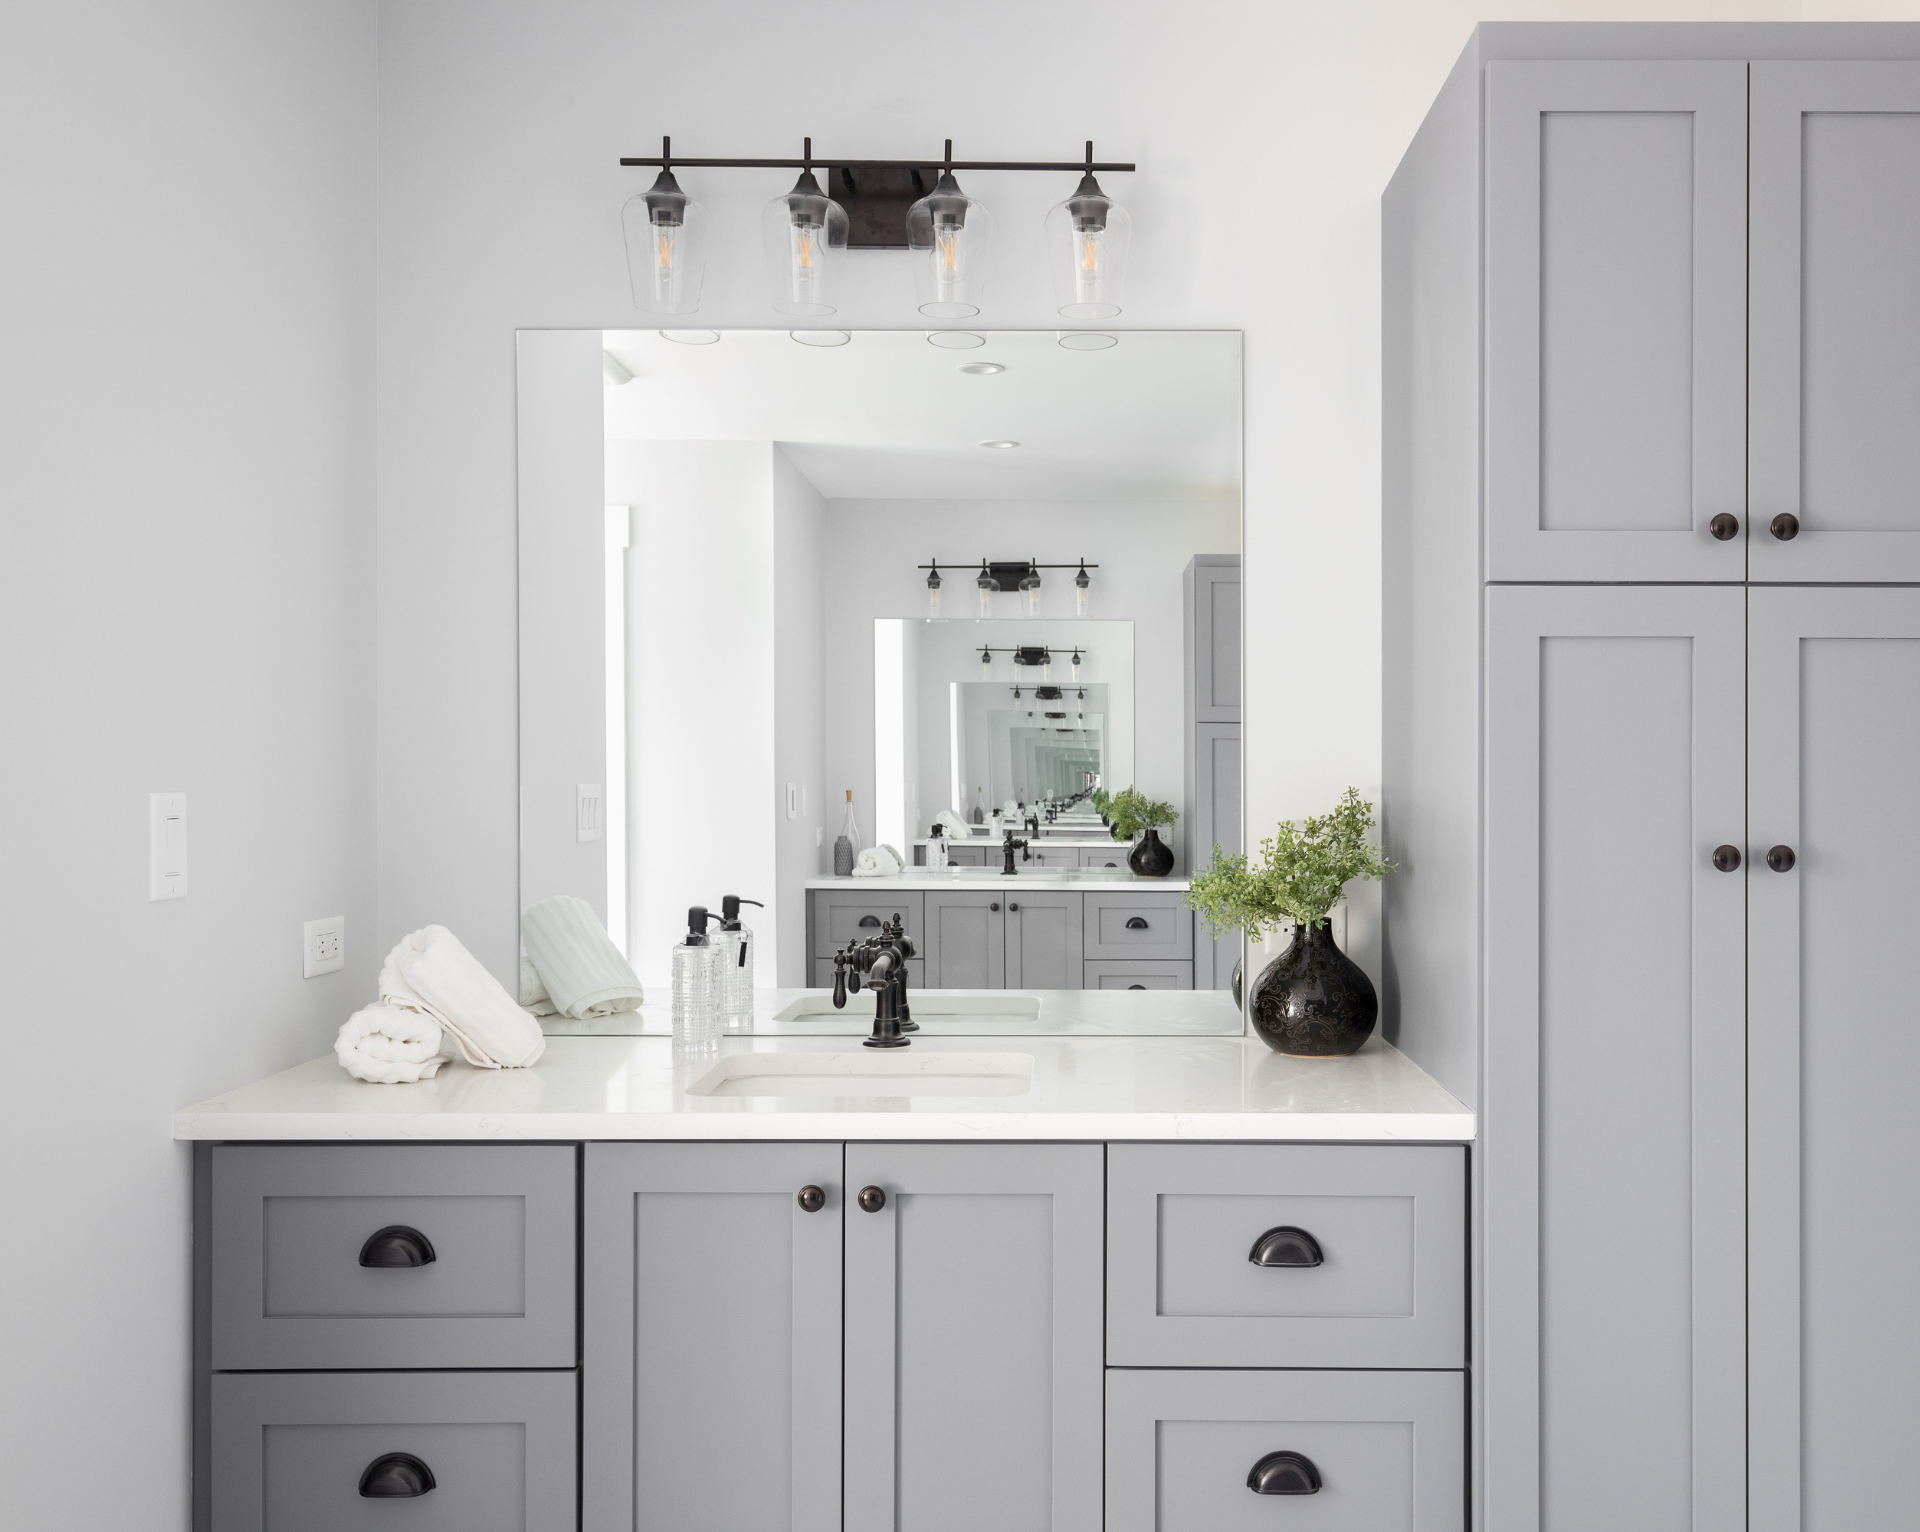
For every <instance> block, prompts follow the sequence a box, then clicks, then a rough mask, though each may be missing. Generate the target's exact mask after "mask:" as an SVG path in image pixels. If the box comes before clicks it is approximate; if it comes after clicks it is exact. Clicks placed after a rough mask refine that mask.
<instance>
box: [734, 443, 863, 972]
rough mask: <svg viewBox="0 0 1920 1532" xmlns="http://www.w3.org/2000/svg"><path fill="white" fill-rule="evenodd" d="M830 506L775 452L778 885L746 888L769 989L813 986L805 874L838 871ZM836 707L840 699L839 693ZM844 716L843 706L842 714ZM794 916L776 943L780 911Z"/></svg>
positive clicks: (758, 967) (758, 968)
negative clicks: (831, 741) (832, 820)
mask: <svg viewBox="0 0 1920 1532" xmlns="http://www.w3.org/2000/svg"><path fill="white" fill-rule="evenodd" d="M826 509H827V507H826V502H825V501H824V500H822V499H821V498H820V492H819V491H818V490H817V489H815V488H814V487H813V485H812V484H810V483H808V482H807V480H806V478H805V477H804V476H803V475H802V474H801V473H800V471H799V470H798V469H797V468H795V467H794V466H793V464H792V463H791V462H789V461H788V460H787V455H786V453H784V452H782V451H781V450H780V449H779V447H777V446H776V447H774V448H773V631H774V641H773V707H774V763H773V764H774V771H773V776H774V791H775V792H776V793H777V794H778V797H777V799H776V801H775V803H774V824H775V831H774V842H775V856H774V863H775V866H774V876H775V883H774V887H773V889H772V890H771V891H765V890H754V889H738V890H731V889H730V890H728V892H730V893H731V892H737V893H740V894H742V895H744V896H745V897H747V898H755V899H762V900H765V901H766V903H767V905H768V911H767V913H765V914H762V913H761V912H758V911H754V910H747V911H745V912H744V913H745V914H746V915H747V917H748V920H747V924H748V925H750V926H751V927H752V928H753V933H754V951H755V954H756V956H755V958H754V978H755V980H756V982H758V983H759V984H762V985H768V984H775V983H779V984H785V985H805V984H807V983H809V982H811V981H810V978H809V976H808V974H807V922H806V915H805V910H806V892H805V888H804V886H803V885H804V883H805V880H806V879H808V878H811V877H814V876H815V875H817V874H818V873H821V872H831V871H832V870H833V862H832V850H831V847H828V848H827V849H825V850H822V849H821V846H820V844H819V841H820V839H821V837H820V836H819V834H818V833H817V832H818V831H819V830H820V829H821V828H822V827H823V826H824V825H825V824H826V820H827V810H828V808H829V807H830V805H828V803H827V801H826V798H827V793H826V782H825V779H824V776H823V771H822V764H821V753H820V752H821V740H822V738H823V737H824V734H825V732H826V730H827V729H828V728H830V727H831V726H832V724H833V719H832V718H830V717H829V715H828V713H827V699H828V695H829V693H828V689H827V684H826V683H827V675H826V668H825V657H824V651H823V647H822V632H823V629H822V623H823V621H824V613H825V607H826V602H827V600H828V596H829V592H828V591H827V589H826V583H825V580H824V578H823V576H824V574H825V568H824V564H823V562H822V551H823V546H824V540H823V526H824V523H825V520H826ZM835 701H836V703H837V701H838V697H837V694H836V695H835ZM835 716H837V708H836V715H835ZM789 782H791V783H793V784H794V785H795V787H797V788H800V789H802V790H803V792H804V797H803V799H802V802H803V804H804V807H803V808H799V809H798V810H797V812H796V814H795V816H794V817H793V818H791V819H789V818H788V817H787V784H788V783H789ZM776 900H777V901H778V904H777V908H778V909H779V910H780V911H782V912H783V913H784V914H785V915H786V919H784V920H780V921H778V923H777V936H776V937H775V939H774V940H773V941H772V942H769V941H768V927H769V926H770V925H773V924H774V923H775V922H774V919H773V915H772V910H773V909H774V908H776V903H775V901H776Z"/></svg>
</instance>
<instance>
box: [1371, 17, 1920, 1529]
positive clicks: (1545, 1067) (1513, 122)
mask: <svg viewBox="0 0 1920 1532" xmlns="http://www.w3.org/2000/svg"><path fill="white" fill-rule="evenodd" d="M1917 61H1920V26H1913V25H1907V24H1886V25H1881V24H1873V25H1853V24H1820V25H1797V24H1778V25H1776V24H1765V25H1747V24H1720V25H1713V24H1706V25H1693V24H1688V25H1658V24H1648V25H1642V24H1627V25H1590V24H1584V23H1583V24H1566V25H1525V24H1500V25H1493V24H1489V25H1485V26H1482V27H1480V28H1479V29H1478V30H1477V31H1476V32H1475V34H1474V36H1473V39H1472V41H1471V43H1470V44H1469V46H1468V48H1467V50H1466V52H1465V53H1464V54H1463V55H1462V57H1461V59H1460V61H1459V63H1458V64H1457V65H1456V67H1455V68H1454V70H1453V72H1452V74H1451V76H1450V77H1449V79H1448V80H1447V82H1446V85H1445V87H1444V88H1443V89H1442V91H1441V93H1440V95H1439V97H1438V99H1437V100H1436V101H1435V103H1434V105H1433V108H1432V110H1431V111H1430V112H1429V114H1428V116H1427V118H1426V121H1425V124H1424V125H1423V126H1422V128H1421V129H1420V132H1419V134H1418V136H1417V137H1416V138H1415V140H1414V142H1413V144H1412V146H1411V148H1410V149H1409V150H1408V152H1407V155H1406V157H1405V159H1404V160H1403V161H1402V163H1401V165H1400V168H1399V170H1398V172H1397V173H1396V175H1395V176H1394V178H1393V181H1392V184H1391V185H1390V187H1389V188H1388V190H1387V193H1386V196H1385V201H1384V229H1383V236H1384V238H1383V246H1384V248H1383V286H1384V298H1385V312H1384V355H1383V365H1384V464H1383V468H1384V526H1383V543H1384V590H1383V611H1384V631H1383V647H1384V654H1385V703H1384V719H1383V728H1384V757H1385V758H1384V791H1383V814H1382V823H1383V833H1384V837H1385V844H1386V848H1387V851H1388V854H1389V855H1390V856H1391V857H1392V859H1393V860H1394V861H1395V862H1396V863H1397V864H1398V865H1399V872H1398V873H1397V875H1396V876H1394V877H1392V878H1390V879H1388V881H1387V883H1386V884H1385V888H1384V897H1385V937H1384V957H1383V983H1382V999H1383V1014H1384V1027H1385V1030H1386V1035H1387V1036H1388V1037H1389V1038H1391V1039H1392V1040H1394V1041H1396V1042H1397V1043H1398V1044H1399V1046H1400V1047H1402V1048H1403V1049H1405V1050H1406V1051H1407V1052H1408V1053H1409V1054H1411V1055H1412V1056H1413V1057H1414V1058H1415V1059H1416V1060H1418V1061H1419V1062H1420V1063H1421V1064H1423V1065H1424V1066H1425V1067H1426V1068H1427V1069H1429V1070H1430V1071H1431V1072H1432V1073H1433V1074H1435V1075H1436V1076H1437V1077H1438V1078H1439V1079H1440V1081H1441V1082H1442V1083H1443V1084H1444V1085H1445V1086H1446V1087H1447V1088H1448V1089H1449V1090H1451V1091H1452V1092H1454V1093H1455V1094H1456V1095H1458V1096H1459V1097H1460V1098H1461V1099H1462V1100H1465V1101H1468V1102H1471V1103H1473V1104H1474V1105H1475V1106H1476V1107H1477V1109H1478V1111H1479V1113H1480V1123H1481V1134H1480V1139H1479V1142H1478V1143H1477V1144H1476V1146H1475V1149H1474V1152H1473V1206H1474V1221H1473V1231H1472V1239H1473V1248H1474V1254H1473V1265H1472V1269H1473V1271H1474V1274H1475V1277H1474V1298H1473V1307H1472V1315H1473V1321H1472V1324H1473V1348H1472V1365H1473V1400H1474V1415H1475V1419H1474V1431H1473V1448H1472V1463H1471V1470H1472V1472H1471V1481H1472V1501H1473V1510H1474V1525H1475V1526H1476V1527H1479V1528H1483V1529H1485V1532H1542V1529H1543V1532H1585V1529H1589V1528H1596V1527H1616V1526H1632V1527H1636V1528H1642V1529H1649V1532H1733V1529H1736V1528H1739V1529H1746V1528H1752V1529H1753V1532H1798V1529H1805V1532H1844V1529H1858V1528H1866V1527H1893V1526H1904V1525H1912V1524H1913V1515H1914V1513H1913V1510H1912V1490H1911V1486H1910V1483H1909V1479H1910V1473H1909V1470H1908V1467H1907V1465H1908V1463H1909V1462H1910V1461H1911V1460H1910V1458H1909V1456H1908V1454H1909V1453H1910V1452H1911V1450H1912V1443H1913V1441H1914V1440H1915V1439H1916V1438H1920V1390H1916V1388H1915V1386H1914V1382H1913V1380H1914V1378H1915V1377H1916V1376H1920V1321H1916V1320H1915V1318H1914V1316H1913V1313H1912V1309H1911V1305H1910V1304H1908V1303H1906V1302H1904V1301H1902V1295H1903V1294H1904V1293H1906V1292H1908V1291H1909V1290H1910V1289H1911V1285H1912V1281H1913V1276H1912V1274H1913V1272H1914V1271H1915V1270H1917V1269H1920V1218H1916V1217H1915V1206H1914V1204H1915V1191H1914V1188H1915V1187H1916V1186H1920V1112H1916V1111H1915V1110H1914V1107H1913V1103H1914V1099H1915V1096H1916V1092H1920V1025H1916V1021H1920V1017H1917V1016H1916V1010H1917V1009H1920V1005H1917V1004H1916V1001H1915V998H1914V994H1915V987H1914V985H1913V983H1912V981H1911V979H1910V977H1909V974H1908V972H1907V970H1908V967H1909V963H1908V957H1907V954H1908V953H1909V952H1910V951H1911V950H1912V948H1913V946H1914V934H1913V933H1914V932H1915V930H1916V928H1917V927H1920V791H1916V788H1920V62H1917Z"/></svg>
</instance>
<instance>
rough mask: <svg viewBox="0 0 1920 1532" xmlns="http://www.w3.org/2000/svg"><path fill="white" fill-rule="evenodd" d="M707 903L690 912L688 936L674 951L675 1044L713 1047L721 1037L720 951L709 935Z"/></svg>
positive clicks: (688, 912)
mask: <svg viewBox="0 0 1920 1532" xmlns="http://www.w3.org/2000/svg"><path fill="white" fill-rule="evenodd" d="M712 918H713V917H712V916H711V915H709V914H708V913H707V907H706V906H705V905H704V904H696V905H694V906H693V908H691V909H690V910H688V911H687V934H686V936H685V938H684V939H683V940H682V941H681V942H680V944H679V945H678V946H676V947H675V948H674V949H673V1045H674V1047H676V1048H706V1047H711V1046H713V1045H714V1044H715V1043H717V1042H718V1041H719V1038H720V972H719V968H718V966H717V964H716V962H715V959H716V958H717V957H718V956H719V953H718V950H717V949H716V948H715V947H714V945H713V943H712V941H711V940H710V939H709V937H708V936H707V922H708V921H709V920H711V919H712Z"/></svg>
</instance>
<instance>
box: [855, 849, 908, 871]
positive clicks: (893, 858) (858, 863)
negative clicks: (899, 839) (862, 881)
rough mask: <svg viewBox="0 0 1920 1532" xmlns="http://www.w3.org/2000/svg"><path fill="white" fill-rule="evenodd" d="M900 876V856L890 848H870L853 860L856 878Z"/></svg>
mask: <svg viewBox="0 0 1920 1532" xmlns="http://www.w3.org/2000/svg"><path fill="white" fill-rule="evenodd" d="M899 874H900V857H899V854H898V853H897V852H895V851H894V850H893V849H892V848H891V847H888V846H869V847H867V849H866V850H865V851H862V852H861V853H860V854H859V855H858V856H857V857H855V858H854V859H853V875H854V876H855V877H856V878H893V877H898V876H899Z"/></svg>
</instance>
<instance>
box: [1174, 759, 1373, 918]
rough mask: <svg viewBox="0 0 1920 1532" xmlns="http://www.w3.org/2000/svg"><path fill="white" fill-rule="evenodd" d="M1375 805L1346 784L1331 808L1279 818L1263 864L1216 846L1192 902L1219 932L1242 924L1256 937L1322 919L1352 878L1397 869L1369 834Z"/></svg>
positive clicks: (1264, 847) (1190, 894)
mask: <svg viewBox="0 0 1920 1532" xmlns="http://www.w3.org/2000/svg"><path fill="white" fill-rule="evenodd" d="M1372 828H1373V805H1372V804H1371V803H1369V802H1367V801H1366V799H1364V798H1362V797H1361V796H1360V794H1359V792H1358V791H1357V790H1356V789H1354V788H1351V787H1349V788H1348V789H1347V790H1346V793H1345V794H1344V795H1343V796H1342V797H1341V799H1340V802H1339V803H1338V804H1336V805H1335V806H1334V809H1333V812H1332V813H1330V814H1323V815H1320V816H1318V817H1315V818H1309V819H1305V820H1302V821H1301V822H1300V823H1298V824H1295V823H1294V822H1293V821H1292V820H1290V819H1287V820H1282V821H1281V823H1280V826H1279V828H1278V830H1277V831H1276V832H1275V833H1274V834H1273V835H1271V836H1269V837H1268V838H1267V839H1266V840H1263V841H1261V842H1260V864H1259V865H1258V866H1253V865H1251V864H1250V863H1249V862H1248V860H1247V858H1246V857H1245V856H1243V855H1240V854H1238V853H1236V854H1234V855H1232V856H1228V855H1225V854H1223V853H1222V852H1221V850H1220V848H1219V847H1218V846H1215V847H1214V848H1213V866H1211V867H1209V868H1208V869H1207V870H1206V871H1205V872H1202V873H1197V874H1195V876H1194V878H1193V881H1192V884H1191V886H1190V891H1189V892H1188V894H1187V903H1188V904H1189V905H1190V906H1192V908H1193V909H1194V910H1195V911H1197V912H1198V913H1199V915H1200V917H1201V918H1202V919H1203V920H1205V921H1206V923H1207V925H1208V926H1209V927H1210V928H1211V929H1212V931H1213V933H1214V935H1216V936H1218V935H1221V934H1222V933H1224V932H1227V931H1231V930H1233V929H1234V928H1235V927H1236V926H1237V927H1240V928H1241V929H1243V930H1245V931H1246V933H1247V939H1248V940H1249V941H1258V940H1260V938H1261V937H1262V936H1264V935H1265V934H1266V933H1267V932H1268V931H1269V930H1272V929H1277V928H1278V927H1279V926H1280V925H1281V924H1282V923H1283V922H1285V921H1288V920H1292V921H1295V922H1298V923H1299V924H1300V925H1315V926H1317V925H1324V924H1325V923H1326V919H1327V915H1328V913H1329V912H1330V911H1331V910H1332V909H1333V907H1334V906H1335V905H1336V904H1338V903H1339V902H1340V899H1341V897H1342V895H1343V894H1344V893H1345V892H1346V887H1347V884H1348V883H1350V882H1352V881H1353V880H1354V879H1355V878H1361V879H1365V880H1367V881H1369V882H1370V881H1372V880H1374V879H1376V878H1384V877H1385V876H1386V875H1387V874H1388V873H1390V872H1392V871H1393V864H1392V863H1391V862H1389V861H1388V860H1387V859H1386V858H1385V857H1384V856H1382V855H1381V854H1380V848H1379V847H1378V846H1375V845H1372V844H1370V843H1369V842H1368V840H1367V831H1369V830H1371V829H1372Z"/></svg>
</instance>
